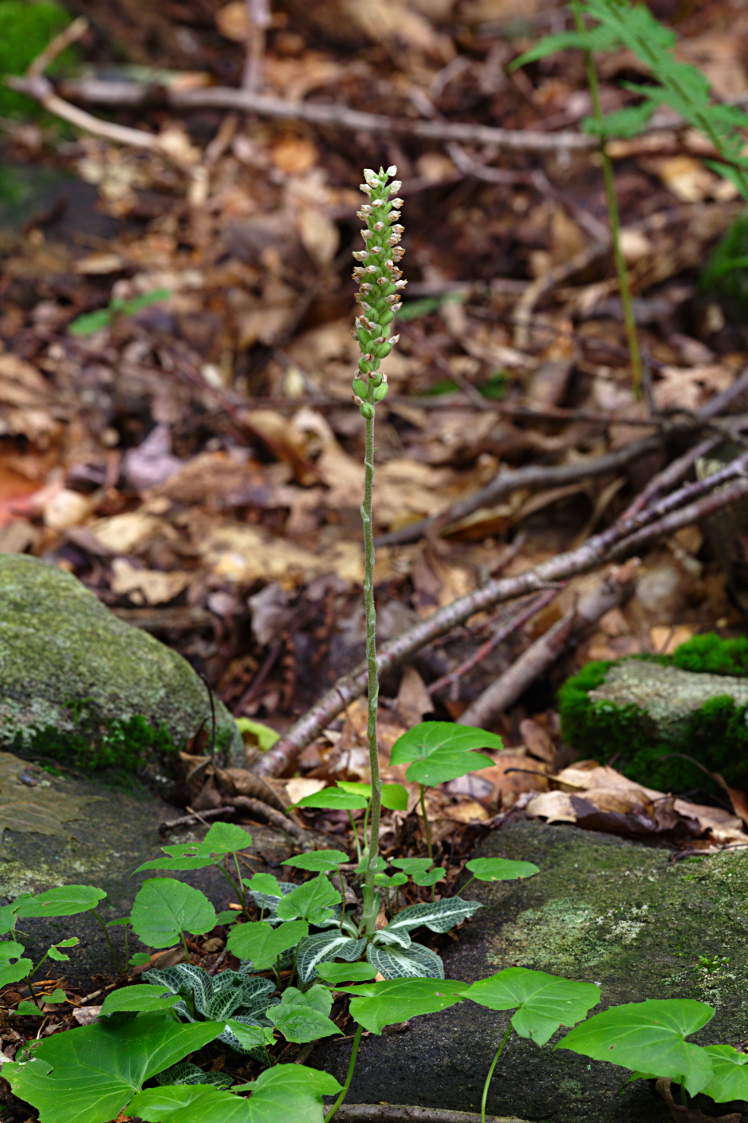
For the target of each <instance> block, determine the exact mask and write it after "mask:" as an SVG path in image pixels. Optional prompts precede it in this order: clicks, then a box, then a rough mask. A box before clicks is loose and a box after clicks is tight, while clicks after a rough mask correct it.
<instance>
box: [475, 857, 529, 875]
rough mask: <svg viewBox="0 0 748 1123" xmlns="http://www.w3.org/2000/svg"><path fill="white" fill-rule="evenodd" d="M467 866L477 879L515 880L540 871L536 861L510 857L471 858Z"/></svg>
mask: <svg viewBox="0 0 748 1123" xmlns="http://www.w3.org/2000/svg"><path fill="white" fill-rule="evenodd" d="M465 868H466V869H469V870H470V872H471V874H472V875H473V877H474V878H475V879H476V881H514V880H516V879H517V878H521V877H534V876H535V874H536V873H540V870H539V869H538V867H537V866H536V865H535V863H534V862H519V861H513V860H512V859H510V858H471V859H470V861H469V862H466V863H465Z"/></svg>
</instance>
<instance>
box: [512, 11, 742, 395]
mask: <svg viewBox="0 0 748 1123" xmlns="http://www.w3.org/2000/svg"><path fill="white" fill-rule="evenodd" d="M569 8H570V11H571V13H572V16H573V19H574V25H575V26H574V30H573V31H565V32H561V33H559V34H555V35H547V36H545V37H544V38H543V39H541V40H540V41H539V42H538V43H536V44H535V46H534V47H531V48H530V50H528V51H525V52H524V54H522V55H520V56H519V58H516V59H515V60H514V62H513V63H512V68H516V67H518V66H524V65H526V64H528V63H530V62H534V61H536V60H538V59H541V58H544V57H546V56H547V55H551V54H555V53H556V52H558V51H561V50H565V49H567V48H578V49H580V50H582V51H583V52H584V54H585V61H586V70H587V86H588V89H589V92H590V99H591V102H592V110H593V113H592V117H590V118H587V120H586V121H585V122H584V124H583V128H584V129H585V130H586V131H587V132H588V133H591V134H592V135H594V136H597V137H598V138H599V141H600V158H601V161H602V169H603V178H604V183H605V195H606V201H607V207H608V222H609V226H610V235H611V242H612V247H613V255H614V259H615V266H616V273H617V275H618V285H619V291H620V295H621V304H622V307H623V315H624V324H625V329H626V338H627V341H628V347H629V354H630V359H631V372H632V383H633V387H634V391H635V392H636V393H638V392H639V387H640V382H641V374H642V364H641V357H640V351H639V340H638V335H637V329H636V321H635V317H634V310H633V301H632V297H631V287H630V282H629V276H628V270H627V266H626V262H625V259H624V256H623V251H622V248H621V222H620V216H619V210H618V201H617V196H616V189H615V181H614V174H613V165H612V162H611V160H610V157H609V155H608V153H607V150H606V142H607V141H608V140H610V139H611V138H613V137H632V136H636V135H637V134H638V133H640V132H642V131H643V130H644V129H645V128H646V126H647V125H648V123H649V120H650V118H651V116H652V114H653V113H654V111H655V110H656V109H657V108H659V107H660V106H662V105H667V106H669V107H670V108H671V109H673V110H674V111H675V112H676V113H678V114H679V115H680V116H681V117H682V118H683V120H684V121H686V122H688V124H689V125H691V126H692V127H693V128H695V129H698V130H699V132H701V133H702V134H703V135H704V136H705V137H706V138H707V139H708V140H709V141H710V143H711V144H712V146H713V148H714V151H715V155H716V158H715V159H712V160H707V161H706V162H707V165H708V166H709V167H710V168H712V170H714V171H716V172H718V173H719V174H720V175H721V176H723V177H724V178H725V179H728V180H730V182H731V183H733V184H734V185H735V187H737V189H738V191H739V193H740V194H741V196H742V197H743V198H744V199H748V157H747V156H746V155H745V153H744V141H743V133H742V131H741V130H744V129H745V128H746V127H748V116H747V115H746V114H745V113H744V112H743V110H741V109H738V108H737V107H734V106H726V105H721V104H720V103H719V102H717V101H716V100H715V99H714V97H713V95H712V91H711V88H710V85H709V82H708V80H707V78H706V77H705V75H704V74H702V73H701V71H700V70H699V69H698V68H697V67H695V66H691V65H689V64H688V63H685V62H681V61H680V60H678V59H677V58H676V57H675V55H674V54H673V49H674V47H675V45H676V37H675V34H674V33H673V32H672V31H670V29H669V28H667V27H664V26H663V24H661V23H660V22H659V21H658V20H657V19H655V17H654V16H653V15H652V13H651V12H650V10H649V8H648V7H646V6H645V5H643V4H631V3H629V2H628V0H571V2H570V4H569ZM588 20H592V21H593V26H592V27H589V26H588V22H587V21H588ZM621 48H627V49H628V50H630V51H631V52H632V53H633V54H634V55H636V57H637V58H638V59H639V61H640V62H642V63H643V64H644V65H645V66H646V67H647V69H648V70H649V71H650V72H651V74H652V76H653V78H654V84H652V85H643V84H641V83H636V82H625V83H624V88H625V89H627V90H629V91H630V92H631V93H633V94H635V95H637V97H638V98H639V99H640V100H639V101H638V102H637V103H636V104H634V105H631V106H627V107H626V108H624V109H621V110H618V111H616V112H614V113H607V114H604V113H603V112H602V107H601V102H600V95H599V86H598V76H597V70H596V68H595V63H594V56H595V54H596V53H598V52H604V51H613V50H620V49H621ZM744 229H745V224H744V221H742V220H739V224H736V226H735V228H734V233H731V234H729V235H728V236H727V237H726V238H725V240H724V242H723V244H721V245H720V247H718V249H717V251H715V255H714V257H713V258H712V260H711V261H710V263H709V265H708V267H707V270H706V272H705V274H704V277H703V279H702V285H703V287H704V288H705V290H707V291H709V290H711V291H715V292H716V294H717V295H719V294H720V293H722V294H724V293H725V292H726V293H727V294H728V295H729V296H731V295H732V293H733V292H734V290H736V289H737V290H738V291H739V292H740V293H741V294H742V290H743V288H744V287H745V269H744V264H745V262H744V260H743V258H744V256H745V255H744V253H743V252H742V248H737V247H742V246H743V243H744V240H745V235H744ZM735 258H736V259H737V260H736V261H735V263H733V259H735ZM734 269H737V270H742V272H740V273H739V279H738V280H737V281H734V280H732V278H731V277H730V276H729V273H730V271H731V270H734ZM726 274H727V275H726Z"/></svg>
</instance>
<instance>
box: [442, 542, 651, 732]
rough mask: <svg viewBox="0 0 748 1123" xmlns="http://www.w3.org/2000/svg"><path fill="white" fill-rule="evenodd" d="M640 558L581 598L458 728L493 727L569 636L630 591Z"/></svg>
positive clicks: (463, 717)
mask: <svg viewBox="0 0 748 1123" xmlns="http://www.w3.org/2000/svg"><path fill="white" fill-rule="evenodd" d="M638 567H639V559H638V558H632V559H631V560H630V561H629V562H627V564H626V565H622V566H615V567H613V568H612V569H611V570H610V571H609V572H608V573H607V574H606V575H605V576H604V577H603V579H602V581H601V582H600V583H599V584H598V585H596V586H595V588H594V589H592V590H591V591H590V592H589V593H587V594H586V595H585V596H583V597H581V598H580V600H579V603H578V604H576V605H574V606H573V608H571V609H570V610H569V611H568V612H567V613H566V614H565V615H564V616H562V617H561V619H560V620H557V621H556V623H555V624H554V625H553V626H552V627H550V628H549V629H548V631H547V632H544V633H543V635H542V636H540V637H539V638H538V639H537V640H536V641H535V642H534V643H532V644H531V645H530V646H529V647H528V648H527V649H526V650H525V651H523V653H522V654H521V655H520V657H519V658H518V659H516V660H515V661H514V662H513V663H512V664H511V666H510V667H509V668H508V670H507V671H506V672H505V673H504V674H503V675H501V676H500V677H499V678H497V679H496V680H495V681H494V682H492V683H491V685H490V686H489V687H488V688H487V689H486V690H484V691H483V693H482V694H480V695H479V696H478V697H477V698H476V699H475V701H474V702H473V703H472V704H471V705H469V706H468V708H467V709H466V710H465V712H464V713H463V714H462V715H461V716H460V718H459V719H458V720H459V722H460V724H461V725H477V726H480V727H485V726H489V725H492V724H493V722H494V721H495V719H496V718H497V717H498V716H499V715H500V714H502V713H503V712H504V711H505V710H507V709H508V708H509V706H511V705H512V703H513V702H516V700H517V699H518V698H519V696H520V695H521V694H522V693H523V691H525V690H526V689H527V687H528V686H530V685H531V683H533V682H535V680H536V679H537V678H539V677H540V675H542V674H543V673H544V672H545V671H546V670H547V669H548V668H549V667H550V666H551V665H552V664H553V663H555V662H556V660H557V659H558V658H559V656H560V655H562V654H563V652H564V650H565V649H566V646H567V643H568V640H569V638H570V637H571V636H573V637H574V638H575V639H578V638H579V637H580V636H582V635H583V634H584V633H585V632H589V631H590V629H591V628H592V627H593V625H595V624H596V623H597V621H598V620H599V619H600V617H601V616H604V615H605V613H606V612H609V611H610V609H611V608H615V606H616V605H617V604H620V602H621V601H622V600H623V599H624V598H625V597H626V596H627V595H628V594H629V593H630V592H631V590H632V588H633V578H634V574H635V572H636V570H637V569H638Z"/></svg>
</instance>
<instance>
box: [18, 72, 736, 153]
mask: <svg viewBox="0 0 748 1123" xmlns="http://www.w3.org/2000/svg"><path fill="white" fill-rule="evenodd" d="M6 83H7V85H9V86H10V87H11V88H12V89H14V90H17V91H18V92H19V93H24V94H27V95H28V96H29V97H36V96H37V94H36V92H35V89H34V86H33V83H31V82H29V80H28V78H25V77H24V78H14V77H11V78H7V79H6ZM60 93H61V95H62V97H63V98H67V99H71V100H73V101H76V102H83V103H84V104H95V105H107V106H112V107H114V108H119V109H123V108H125V109H140V108H143V107H144V106H148V107H154V106H155V107H157V108H169V109H175V110H193V109H196V110H201V109H226V110H232V111H239V112H243V113H253V114H255V115H256V116H258V117H270V118H280V119H284V120H291V121H306V122H308V123H309V124H314V125H327V126H333V127H334V128H339V129H344V130H345V131H347V132H363V133H369V134H386V135H398V136H409V137H419V138H421V139H423V140H436V141H442V142H454V143H458V144H459V143H463V144H481V145H488V146H490V147H493V148H499V149H504V150H509V151H513V152H546V153H549V154H553V155H558V154H559V153H560V152H564V153H568V152H573V151H577V152H590V151H592V150H593V149H595V148H596V147H597V146H598V144H599V142H598V140H597V139H596V138H595V137H593V136H588V135H587V134H586V133H582V132H577V131H573V130H566V131H564V132H557V133H551V132H541V131H540V130H538V129H502V128H500V127H498V126H493V125H476V124H473V123H471V122H467V121H426V120H423V119H418V120H412V119H409V118H407V117H387V116H384V115H383V114H380V113H366V112H363V111H361V110H358V109H351V108H350V107H349V106H345V105H339V104H336V103H334V102H313V101H285V100H284V99H283V98H278V97H273V96H271V95H267V94H257V93H255V92H253V91H252V90H247V89H233V88H231V87H224V86H207V87H205V88H203V89H197V90H189V89H180V88H178V86H177V84H175V85H169V86H162V85H158V84H148V85H142V84H138V83H135V82H128V81H122V80H119V81H111V82H109V81H103V80H101V79H98V78H81V79H75V80H68V81H65V82H61V83H60ZM728 104H739V102H731V103H728ZM689 127H690V126H689V125H688V124H687V123H686V122H684V121H683V119H682V118H681V117H679V116H678V115H677V114H675V113H672V112H669V111H663V110H661V111H659V112H658V113H656V114H655V116H654V117H653V119H652V121H651V122H650V124H649V127H648V129H647V131H646V133H643V134H642V135H641V137H637V138H636V140H637V141H639V142H640V143H643V144H645V145H646V144H647V142H648V141H649V138H651V136H652V135H653V134H656V133H658V132H663V131H677V130H683V129H687V128H689ZM632 143H633V142H632V141H628V142H627V147H625V148H623V149H622V151H623V152H624V153H625V154H626V155H627V156H630V155H631V151H632V148H631V146H632ZM611 150H612V155H614V156H615V155H616V147H615V145H613V146H611ZM701 155H703V152H702V153H701ZM714 155H715V156H716V155H717V153H716V152H715V153H714Z"/></svg>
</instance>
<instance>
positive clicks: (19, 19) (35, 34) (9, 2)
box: [0, 0, 76, 118]
mask: <svg viewBox="0 0 748 1123" xmlns="http://www.w3.org/2000/svg"><path fill="white" fill-rule="evenodd" d="M69 23H70V16H69V15H68V13H67V12H66V11H65V9H64V8H63V7H61V6H60V5H59V4H55V3H52V2H50V0H40V2H39V3H33V4H29V3H27V0H0V79H2V78H4V77H5V76H6V75H8V74H23V73H24V72H25V71H26V69H27V67H28V66H29V63H31V62H32V61H33V60H34V59H35V58H36V56H37V55H38V54H39V53H40V51H42V50H43V49H44V47H46V46H47V44H48V43H50V42H51V40H52V39H54V37H55V35H58V34H59V33H60V32H61V31H62V30H63V28H65V27H67V25H68V24H69ZM75 58H76V56H75V53H74V52H73V51H71V50H66V51H64V52H63V53H62V54H61V55H60V57H59V58H58V59H56V60H55V63H54V64H53V66H52V67H51V70H52V72H54V71H55V70H58V71H59V70H61V69H65V68H69V67H70V66H71V65H72V64H73V63H74V62H75ZM42 114H43V110H42V109H41V108H40V107H39V105H38V104H37V103H36V102H35V101H33V100H32V99H31V98H28V97H25V96H24V95H23V94H17V93H16V92H15V91H14V90H9V89H7V88H6V87H4V86H2V85H1V84H0V115H1V116H4V117H22V118H29V117H39V116H41V115H42Z"/></svg>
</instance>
